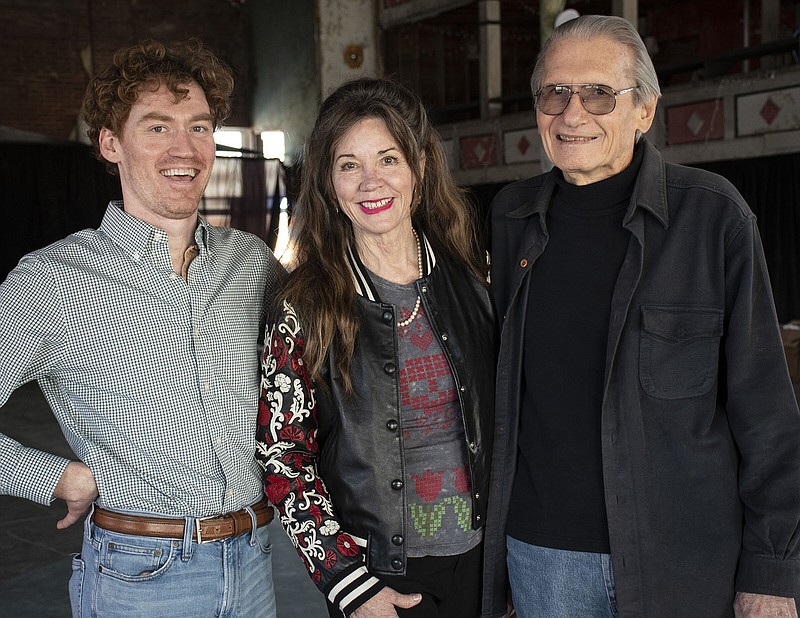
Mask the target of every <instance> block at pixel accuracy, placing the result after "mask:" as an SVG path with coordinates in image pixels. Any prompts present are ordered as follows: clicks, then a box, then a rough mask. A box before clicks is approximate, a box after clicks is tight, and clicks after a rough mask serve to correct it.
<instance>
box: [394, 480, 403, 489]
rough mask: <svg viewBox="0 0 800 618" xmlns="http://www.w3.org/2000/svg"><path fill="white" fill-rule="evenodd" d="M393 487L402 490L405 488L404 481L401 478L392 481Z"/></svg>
mask: <svg viewBox="0 0 800 618" xmlns="http://www.w3.org/2000/svg"><path fill="white" fill-rule="evenodd" d="M392 489H396V490H398V491H399V490H401V489H403V481H401V480H400V479H395V480H393V481H392Z"/></svg>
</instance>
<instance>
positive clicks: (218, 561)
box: [69, 514, 276, 618]
mask: <svg viewBox="0 0 800 618" xmlns="http://www.w3.org/2000/svg"><path fill="white" fill-rule="evenodd" d="M251 516H252V514H251ZM190 519H191V518H190ZM193 521H194V520H193V519H192V521H191V522H190V525H189V526H188V529H189V530H190V531H191V530H192V526H193ZM189 534H191V533H189ZM69 596H70V602H71V604H72V615H73V618H94V617H102V618H158V617H160V616H164V617H169V618H211V617H225V618H275V616H276V613H275V591H274V589H273V587H272V547H271V545H270V541H269V530H268V526H262V527H261V528H258V529H257V530H254V531H251V532H247V533H245V534H240V535H239V536H236V537H232V538H230V539H224V540H221V541H212V542H210V543H204V544H198V543H196V542H194V541H192V540H191V536H189V539H188V542H187V539H184V540H176V539H160V538H151V537H142V536H131V535H127V534H118V533H116V532H109V531H108V530H104V529H103V528H99V527H98V526H95V525H94V523H93V522H92V521H91V515H90V516H89V517H87V518H86V523H85V524H84V537H83V548H82V551H81V554H80V555H76V556H75V557H74V558H73V560H72V578H71V579H70V582H69Z"/></svg>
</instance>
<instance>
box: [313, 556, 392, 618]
mask: <svg viewBox="0 0 800 618" xmlns="http://www.w3.org/2000/svg"><path fill="white" fill-rule="evenodd" d="M385 586H386V585H385V584H384V583H383V582H382V581H381V580H379V579H378V578H376V577H374V576H372V575H370V574H369V571H367V567H365V566H364V565H363V564H362V565H358V564H356V565H354V566H353V567H351V568H349V569H347V570H345V571H343V572H342V573H339V574H338V575H337V576H336V577H335V578H334V579H333V580H332V581H331V583H330V584H329V586H328V591H327V593H326V596H327V597H328V600H329V601H330V602H331V603H333V604H334V605H335V606H336V607H338V608H339V609H341V610H342V612H343V613H344V615H345V616H349V615H350V614H351V613H353V612H354V611H355V610H357V609H358V608H359V607H360V606H361V605H363V604H364V603H366V602H367V601H369V600H370V599H371V598H372V597H374V596H375V595H376V594H378V593H379V592H380V591H381V590H383V589H384V587H385Z"/></svg>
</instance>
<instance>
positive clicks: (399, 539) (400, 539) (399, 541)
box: [392, 534, 403, 545]
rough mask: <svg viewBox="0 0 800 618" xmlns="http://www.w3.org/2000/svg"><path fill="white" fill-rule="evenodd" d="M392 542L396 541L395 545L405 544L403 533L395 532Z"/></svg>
mask: <svg viewBox="0 0 800 618" xmlns="http://www.w3.org/2000/svg"><path fill="white" fill-rule="evenodd" d="M392 543H394V544H395V545H402V544H403V537H402V536H401V535H399V534H395V535H394V536H393V537H392Z"/></svg>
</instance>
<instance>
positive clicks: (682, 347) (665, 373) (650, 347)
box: [639, 306, 723, 399]
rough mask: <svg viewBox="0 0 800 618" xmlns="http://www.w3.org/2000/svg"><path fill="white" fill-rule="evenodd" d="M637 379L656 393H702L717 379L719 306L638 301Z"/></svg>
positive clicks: (678, 396)
mask: <svg viewBox="0 0 800 618" xmlns="http://www.w3.org/2000/svg"><path fill="white" fill-rule="evenodd" d="M641 311H642V313H641V316H642V323H641V331H640V336H639V381H640V383H641V385H642V388H643V389H644V392H645V393H647V394H648V395H649V396H651V397H655V398H657V399H684V398H687V397H699V396H701V395H705V394H707V393H708V392H709V391H710V390H711V388H712V387H713V385H714V384H715V383H716V381H717V371H718V365H719V346H720V339H721V338H722V317H723V314H722V311H721V310H719V309H714V308H710V307H655V306H649V307H642V308H641Z"/></svg>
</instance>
